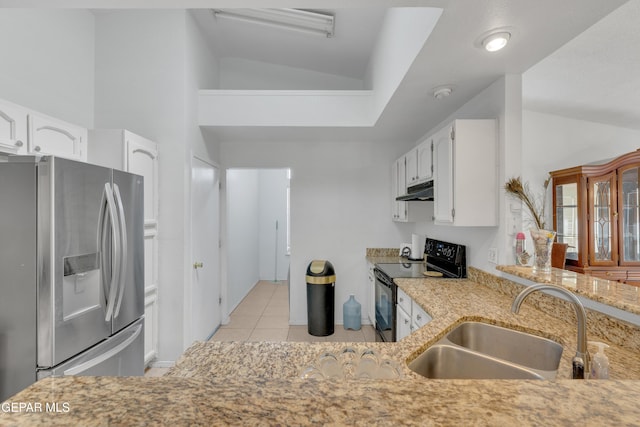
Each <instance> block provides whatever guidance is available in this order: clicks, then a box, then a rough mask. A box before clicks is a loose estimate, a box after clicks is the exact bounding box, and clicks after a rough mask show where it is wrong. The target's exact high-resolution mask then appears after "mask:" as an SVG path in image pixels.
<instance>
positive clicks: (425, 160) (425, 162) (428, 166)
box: [418, 139, 433, 181]
mask: <svg viewBox="0 0 640 427" xmlns="http://www.w3.org/2000/svg"><path fill="white" fill-rule="evenodd" d="M432 154H433V144H432V142H431V139H428V140H426V141H424V142H423V143H421V144H420V145H418V181H426V180H429V179H431V177H432V176H433V159H432Z"/></svg>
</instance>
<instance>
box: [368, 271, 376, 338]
mask: <svg viewBox="0 0 640 427" xmlns="http://www.w3.org/2000/svg"><path fill="white" fill-rule="evenodd" d="M373 268H374V265H373V264H372V263H370V262H367V316H368V318H369V321H370V322H371V324H372V325H373V326H374V327H375V325H376V277H375V275H374V273H373Z"/></svg>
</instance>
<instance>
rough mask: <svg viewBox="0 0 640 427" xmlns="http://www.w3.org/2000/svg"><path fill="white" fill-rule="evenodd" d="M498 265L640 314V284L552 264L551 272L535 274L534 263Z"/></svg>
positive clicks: (535, 279) (517, 273) (534, 279)
mask: <svg viewBox="0 0 640 427" xmlns="http://www.w3.org/2000/svg"><path fill="white" fill-rule="evenodd" d="M496 269H497V270H499V271H502V272H504V273H507V274H510V275H512V276H517V277H520V278H523V279H527V280H530V281H532V282H538V283H550V284H553V285H558V286H562V287H564V288H567V289H569V290H570V291H572V292H574V293H576V294H578V295H584V296H585V297H587V298H589V299H592V300H594V301H598V302H601V303H603V304H607V305H610V306H612V307H616V308H619V309H621V310H625V311H628V312H630V313H635V314H640V287H638V286H633V285H627V284H625V283H620V282H616V281H612V280H606V279H601V278H599V277H594V276H587V275H584V274H580V273H576V272H574V271H569V270H561V269H558V268H552V269H551V272H550V273H549V274H533V271H532V268H531V267H522V266H516V265H499V266H497V267H496Z"/></svg>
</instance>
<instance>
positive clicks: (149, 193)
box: [89, 129, 158, 366]
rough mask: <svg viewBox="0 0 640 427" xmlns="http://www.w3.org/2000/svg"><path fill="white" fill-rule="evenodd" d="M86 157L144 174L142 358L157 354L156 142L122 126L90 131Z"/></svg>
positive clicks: (148, 358)
mask: <svg viewBox="0 0 640 427" xmlns="http://www.w3.org/2000/svg"><path fill="white" fill-rule="evenodd" d="M89 145H90V150H89V161H90V162H91V163H95V164H98V165H102V166H107V167H111V168H116V169H120V170H124V171H127V172H131V173H135V174H137V175H141V176H143V177H144V287H145V310H144V315H145V330H144V333H145V337H144V343H145V346H144V355H145V357H144V361H145V366H146V365H148V364H149V363H150V362H151V361H152V360H153V359H155V357H156V355H157V354H158V144H157V143H156V142H154V141H151V140H149V139H146V138H143V137H141V136H139V135H136V134H135V133H133V132H129V131H127V130H123V129H96V130H92V131H91V132H90V133H89Z"/></svg>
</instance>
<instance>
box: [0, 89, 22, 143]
mask: <svg viewBox="0 0 640 427" xmlns="http://www.w3.org/2000/svg"><path fill="white" fill-rule="evenodd" d="M26 142H27V111H26V110H25V109H23V108H21V107H19V106H17V105H14V104H11V103H9V102H5V101H0V152H4V153H10V154H24V153H25V152H26V148H27V147H26Z"/></svg>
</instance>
